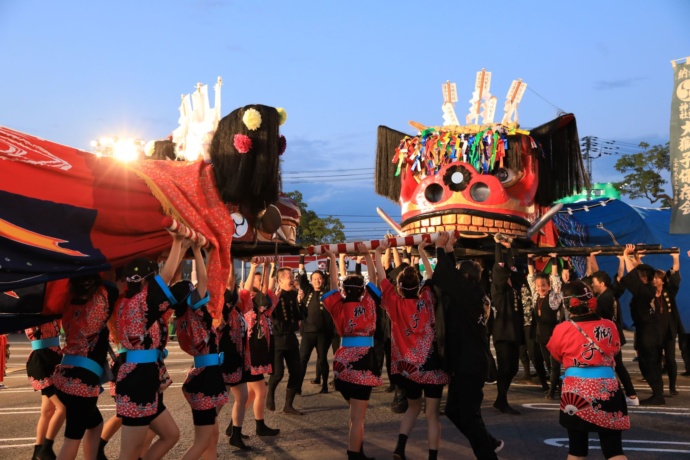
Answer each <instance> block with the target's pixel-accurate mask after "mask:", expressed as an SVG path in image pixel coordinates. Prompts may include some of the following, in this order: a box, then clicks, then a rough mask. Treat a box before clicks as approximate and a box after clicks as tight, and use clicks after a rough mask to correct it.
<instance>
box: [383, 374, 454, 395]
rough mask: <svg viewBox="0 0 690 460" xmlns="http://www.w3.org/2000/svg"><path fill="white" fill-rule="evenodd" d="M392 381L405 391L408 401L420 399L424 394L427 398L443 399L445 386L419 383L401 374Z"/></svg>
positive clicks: (393, 377) (394, 376)
mask: <svg viewBox="0 0 690 460" xmlns="http://www.w3.org/2000/svg"><path fill="white" fill-rule="evenodd" d="M391 380H393V383H395V384H396V385H397V386H399V387H400V388H402V389H404V390H405V396H407V398H408V399H419V398H421V397H422V392H423V393H424V396H425V397H427V398H435V399H441V396H443V385H436V384H432V383H417V382H415V381H412V380H410V379H408V378H407V377H403V376H402V375H400V374H395V375H393V376H392V378H391Z"/></svg>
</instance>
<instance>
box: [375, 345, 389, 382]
mask: <svg viewBox="0 0 690 460" xmlns="http://www.w3.org/2000/svg"><path fill="white" fill-rule="evenodd" d="M374 357H375V358H376V365H377V366H378V368H379V373H383V363H384V361H385V363H386V373H387V374H388V381H389V382H390V381H391V339H385V340H384V341H383V342H380V341H377V340H375V341H374ZM391 384H392V383H391Z"/></svg>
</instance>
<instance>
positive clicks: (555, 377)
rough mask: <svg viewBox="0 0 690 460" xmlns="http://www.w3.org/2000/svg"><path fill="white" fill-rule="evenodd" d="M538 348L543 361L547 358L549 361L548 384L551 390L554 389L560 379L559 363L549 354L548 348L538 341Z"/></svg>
mask: <svg viewBox="0 0 690 460" xmlns="http://www.w3.org/2000/svg"><path fill="white" fill-rule="evenodd" d="M539 348H540V349H541V354H542V356H543V357H544V361H546V360H547V359H548V360H549V363H550V364H551V374H550V376H549V385H550V387H551V388H550V389H551V390H554V391H555V390H556V388H557V387H558V386H560V379H561V363H559V362H558V361H556V359H555V358H554V357H553V356H551V353H550V352H549V350H548V349H547V348H546V344H545V343H540V344H539Z"/></svg>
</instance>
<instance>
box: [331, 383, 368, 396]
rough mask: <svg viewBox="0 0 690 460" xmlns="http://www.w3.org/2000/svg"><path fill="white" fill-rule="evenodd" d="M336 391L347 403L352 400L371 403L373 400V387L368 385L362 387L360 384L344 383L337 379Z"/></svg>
mask: <svg viewBox="0 0 690 460" xmlns="http://www.w3.org/2000/svg"><path fill="white" fill-rule="evenodd" d="M335 389H336V390H337V391H339V392H340V394H342V395H343V398H345V400H346V401H349V400H350V399H359V400H361V401H369V399H370V398H371V387H370V386H367V385H360V384H358V383H350V382H344V381H342V380H339V379H335Z"/></svg>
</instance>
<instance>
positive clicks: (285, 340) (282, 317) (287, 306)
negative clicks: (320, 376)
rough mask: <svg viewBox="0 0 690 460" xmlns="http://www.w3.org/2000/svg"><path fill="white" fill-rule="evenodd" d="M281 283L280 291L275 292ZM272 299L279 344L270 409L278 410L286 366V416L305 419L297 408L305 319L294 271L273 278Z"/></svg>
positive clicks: (268, 396) (282, 271) (269, 395)
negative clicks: (301, 332)
mask: <svg viewBox="0 0 690 460" xmlns="http://www.w3.org/2000/svg"><path fill="white" fill-rule="evenodd" d="M276 278H277V282H278V289H276V290H275V291H274V290H273V287H274V284H275V282H276ZM268 295H269V296H271V301H272V302H273V303H274V304H275V305H276V307H275V308H274V309H273V313H272V315H271V319H272V320H273V340H274V344H275V357H274V362H273V374H272V375H271V377H270V378H269V379H268V392H267V393H266V408H267V409H268V410H270V411H274V410H275V391H276V387H277V386H278V384H279V383H280V381H281V380H282V379H283V375H284V374H285V365H287V368H288V374H289V375H288V382H287V388H286V389H285V405H284V406H283V413H284V414H289V415H304V414H303V413H302V412H301V411H299V410H297V409H295V408H294V407H293V405H292V404H293V402H294V401H295V396H296V395H297V392H298V391H299V389H300V380H301V379H302V365H301V362H300V359H299V340H298V339H297V334H296V332H297V330H299V322H300V321H301V320H302V319H303V318H302V312H301V311H300V308H299V301H298V298H297V297H298V293H297V290H296V289H295V279H294V278H293V276H292V270H291V269H289V268H281V269H279V270H278V273H277V275H276V277H275V278H273V277H271V279H270V281H269V287H268Z"/></svg>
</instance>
